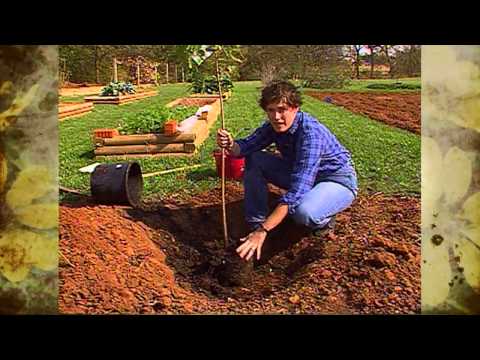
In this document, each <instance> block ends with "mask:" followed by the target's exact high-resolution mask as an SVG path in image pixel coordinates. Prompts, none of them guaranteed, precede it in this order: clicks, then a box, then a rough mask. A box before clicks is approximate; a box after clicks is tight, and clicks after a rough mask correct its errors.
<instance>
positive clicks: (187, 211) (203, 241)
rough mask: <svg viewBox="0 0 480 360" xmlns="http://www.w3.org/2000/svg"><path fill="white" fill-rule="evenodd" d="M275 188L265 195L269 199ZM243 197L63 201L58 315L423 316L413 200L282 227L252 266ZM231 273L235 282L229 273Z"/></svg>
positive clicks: (233, 191)
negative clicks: (245, 254)
mask: <svg viewBox="0 0 480 360" xmlns="http://www.w3.org/2000/svg"><path fill="white" fill-rule="evenodd" d="M277 196H278V191H276V190H275V189H273V188H272V194H271V201H272V203H273V202H274V201H275V198H276V197H277ZM242 197H243V190H242V188H241V187H240V186H239V185H238V184H236V183H229V184H228V186H227V202H228V205H227V211H228V219H229V233H230V236H231V239H230V241H229V246H228V247H227V248H225V247H224V243H223V242H224V240H223V235H222V234H223V230H222V228H223V227H222V224H221V218H222V217H221V204H220V199H221V197H220V190H218V191H209V192H206V193H203V194H199V195H196V196H195V197H194V198H191V197H188V196H187V195H185V196H183V197H178V196H176V197H172V198H169V199H162V200H161V201H160V200H156V199H153V198H152V199H150V200H149V201H148V203H146V204H144V206H143V208H142V209H131V208H127V207H115V206H99V205H95V204H93V203H90V202H83V203H75V204H62V205H61V218H60V219H61V235H60V249H61V252H62V256H61V264H60V279H61V286H60V295H59V305H60V310H61V311H62V312H64V313H95V314H105V313H170V314H177V313H227V314H228V313H230V314H238V313H264V314H265V313H266V314H277V313H382V314H388V313H419V312H420V230H419V222H420V218H419V216H420V207H419V206H420V205H419V199H418V198H414V197H387V196H384V195H381V194H377V195H366V194H365V195H362V196H360V197H359V199H358V200H357V201H356V202H355V204H354V205H353V206H352V207H351V208H350V209H348V210H346V211H344V212H343V213H341V214H340V215H339V216H338V217H337V228H336V230H335V233H334V234H331V235H330V236H329V237H327V238H325V239H322V240H321V241H320V240H319V239H315V238H313V237H310V236H309V233H308V231H306V229H304V228H302V227H299V226H297V225H295V224H293V223H292V222H291V221H288V220H287V221H285V222H284V223H283V224H282V225H281V226H280V227H279V228H278V230H277V231H275V232H274V233H273V234H272V237H271V238H269V239H268V240H267V241H266V243H265V245H264V250H263V254H264V255H262V259H261V260H260V261H255V262H249V263H246V262H244V261H242V260H239V258H238V256H237V255H235V254H234V249H235V247H236V246H237V244H238V241H239V239H240V237H243V236H244V235H246V233H247V231H246V228H245V223H244V221H243V215H242V214H243V203H242ZM235 275H238V276H237V277H236V276H235Z"/></svg>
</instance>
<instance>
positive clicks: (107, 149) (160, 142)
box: [94, 96, 220, 159]
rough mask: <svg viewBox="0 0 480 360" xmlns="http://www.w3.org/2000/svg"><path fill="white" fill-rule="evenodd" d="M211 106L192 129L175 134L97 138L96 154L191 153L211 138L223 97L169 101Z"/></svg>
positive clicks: (143, 155) (144, 154)
mask: <svg viewBox="0 0 480 360" xmlns="http://www.w3.org/2000/svg"><path fill="white" fill-rule="evenodd" d="M205 105H210V106H211V108H210V111H208V113H207V114H203V115H204V116H198V118H197V120H196V121H195V122H194V124H193V125H192V126H191V127H190V128H189V130H188V131H185V132H181V131H177V133H175V134H174V135H166V134H164V133H160V134H141V135H140V134H139V135H116V136H113V137H110V138H102V137H94V142H95V147H96V149H95V155H96V156H97V157H101V158H105V157H106V158H122V159H126V158H139V157H163V156H191V155H193V154H194V153H195V152H196V151H197V150H198V149H199V147H200V145H201V144H202V143H203V142H204V141H205V140H206V139H207V137H208V134H209V130H210V128H211V127H212V125H213V123H214V122H215V121H216V120H217V118H218V115H219V113H220V100H219V99H218V96H217V98H216V99H215V98H194V97H189V98H180V99H177V100H174V101H172V102H170V103H169V104H167V105H166V106H167V107H170V108H171V107H175V106H198V107H202V106H205Z"/></svg>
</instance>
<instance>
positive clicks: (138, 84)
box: [137, 62, 140, 86]
mask: <svg viewBox="0 0 480 360" xmlns="http://www.w3.org/2000/svg"><path fill="white" fill-rule="evenodd" d="M137 86H140V63H139V62H137Z"/></svg>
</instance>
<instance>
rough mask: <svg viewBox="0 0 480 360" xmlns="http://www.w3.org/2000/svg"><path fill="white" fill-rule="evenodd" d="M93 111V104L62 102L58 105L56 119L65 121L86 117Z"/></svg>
mask: <svg viewBox="0 0 480 360" xmlns="http://www.w3.org/2000/svg"><path fill="white" fill-rule="evenodd" d="M92 110H93V103H91V102H88V103H78V102H62V103H60V104H58V119H59V120H65V119H68V118H72V117H77V116H82V115H86V114H88V113H89V112H91V111H92Z"/></svg>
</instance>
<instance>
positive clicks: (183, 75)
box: [182, 66, 185, 83]
mask: <svg viewBox="0 0 480 360" xmlns="http://www.w3.org/2000/svg"><path fill="white" fill-rule="evenodd" d="M184 82H185V71H184V70H183V66H182V83H184Z"/></svg>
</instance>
